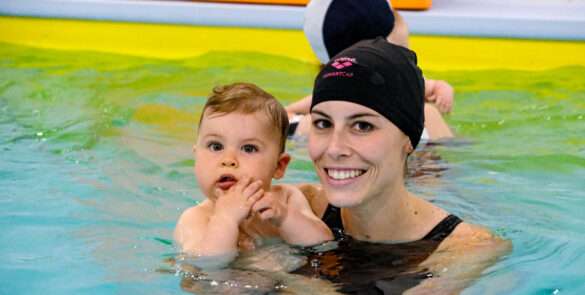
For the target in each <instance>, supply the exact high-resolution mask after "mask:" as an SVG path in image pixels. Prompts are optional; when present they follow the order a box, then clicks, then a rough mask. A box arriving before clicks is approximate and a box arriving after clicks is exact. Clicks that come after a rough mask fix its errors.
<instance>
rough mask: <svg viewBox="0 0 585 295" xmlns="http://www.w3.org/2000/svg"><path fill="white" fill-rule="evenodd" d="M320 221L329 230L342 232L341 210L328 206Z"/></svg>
mask: <svg viewBox="0 0 585 295" xmlns="http://www.w3.org/2000/svg"><path fill="white" fill-rule="evenodd" d="M321 220H323V222H325V224H327V226H328V227H329V228H330V229H332V230H340V231H343V221H341V210H339V208H337V207H335V206H333V205H331V204H328V205H327V209H325V213H323V217H322V218H321Z"/></svg>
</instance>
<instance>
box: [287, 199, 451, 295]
mask: <svg viewBox="0 0 585 295" xmlns="http://www.w3.org/2000/svg"><path fill="white" fill-rule="evenodd" d="M340 213H341V211H340V209H339V208H336V207H333V206H331V205H329V206H328V207H327V209H326V210H325V214H324V215H323V218H322V219H323V221H324V222H325V223H326V224H327V225H328V226H329V227H330V228H331V230H333V232H334V233H335V236H336V240H337V242H338V247H337V248H336V249H334V250H330V251H325V252H319V251H315V252H310V253H308V256H309V263H308V264H307V265H305V266H304V267H302V268H301V269H299V270H297V271H295V273H298V274H303V275H306V276H312V277H317V278H322V279H327V280H330V281H331V282H333V283H335V284H336V286H338V291H339V292H341V293H345V294H402V293H403V292H404V291H406V290H408V289H410V288H412V287H414V286H416V285H418V284H419V283H420V282H421V281H422V280H424V279H427V278H430V277H432V276H433V274H432V273H431V272H430V271H428V270H426V269H421V267H419V264H420V263H421V262H423V261H424V260H426V259H427V258H428V257H429V256H430V255H431V254H432V253H433V252H434V251H435V250H436V249H437V247H438V246H439V244H440V243H441V242H442V241H443V240H444V239H445V238H446V237H447V236H449V234H451V233H452V232H453V230H454V229H455V228H456V227H457V225H459V224H460V223H461V222H462V220H461V219H460V218H459V217H457V216H455V215H449V216H447V217H445V218H444V219H443V220H442V221H441V222H439V223H438V224H437V225H436V226H435V227H434V228H433V229H432V230H431V231H430V232H429V233H428V234H427V235H425V236H424V237H423V238H422V239H420V240H418V241H413V242H407V243H400V244H387V243H371V242H364V241H358V240H355V239H353V238H351V237H350V236H347V235H344V234H343V224H342V222H341V214H340Z"/></svg>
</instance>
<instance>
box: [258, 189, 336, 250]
mask: <svg viewBox="0 0 585 295" xmlns="http://www.w3.org/2000/svg"><path fill="white" fill-rule="evenodd" d="M252 210H254V211H256V212H258V214H259V216H260V218H262V219H264V220H270V221H271V222H272V223H273V224H274V225H275V226H276V227H278V230H279V233H280V236H281V237H282V239H284V240H285V241H286V242H287V243H289V244H293V245H300V246H311V245H316V244H319V243H322V242H325V241H329V240H332V239H333V234H332V233H331V230H329V228H328V227H327V225H325V223H323V221H321V220H320V219H319V218H317V216H315V214H314V213H313V211H312V210H311V207H310V206H309V202H308V201H307V199H306V198H305V196H304V195H303V193H302V192H301V191H300V190H299V189H298V188H296V187H293V186H289V185H280V186H278V188H276V189H274V191H272V192H270V193H266V194H265V195H264V197H262V199H260V200H258V202H256V204H255V205H254V207H253V208H252Z"/></svg>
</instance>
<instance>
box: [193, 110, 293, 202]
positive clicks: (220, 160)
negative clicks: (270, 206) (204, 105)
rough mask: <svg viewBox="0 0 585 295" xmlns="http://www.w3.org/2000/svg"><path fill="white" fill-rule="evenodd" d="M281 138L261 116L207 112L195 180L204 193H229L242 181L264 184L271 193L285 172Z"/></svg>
mask: <svg viewBox="0 0 585 295" xmlns="http://www.w3.org/2000/svg"><path fill="white" fill-rule="evenodd" d="M279 139H280V134H279V132H278V130H277V128H276V127H275V126H274V125H273V124H272V123H271V122H270V121H269V119H268V117H267V116H266V115H265V114H264V113H262V112H255V113H250V114H244V113H241V112H234V113H229V114H222V113H212V112H209V110H207V111H206V112H205V114H204V116H203V119H202V120H201V125H200V126H199V134H198V136H197V143H196V144H195V176H196V178H197V182H198V183H199V186H200V188H201V190H202V191H203V193H204V194H205V195H206V196H207V197H208V198H213V197H214V193H213V192H214V190H215V188H220V189H222V190H227V189H229V188H230V187H231V186H232V185H233V184H235V183H236V182H237V181H238V180H240V179H242V178H243V177H251V178H252V179H253V180H262V183H263V186H264V189H265V190H269V189H270V182H271V180H272V178H273V177H276V178H278V177H281V176H282V174H284V169H285V168H286V163H288V161H285V163H284V165H283V163H282V162H283V161H282V158H283V157H286V156H285V155H284V154H281V152H280V142H279Z"/></svg>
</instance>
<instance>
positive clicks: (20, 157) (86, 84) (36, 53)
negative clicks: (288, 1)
mask: <svg viewBox="0 0 585 295" xmlns="http://www.w3.org/2000/svg"><path fill="white" fill-rule="evenodd" d="M315 72H316V67H315V65H312V64H307V63H302V62H299V61H296V60H294V59H287V58H283V57H278V56H271V55H265V54H259V53H252V52H250V53H247V52H237V53H234V52H210V53H208V54H205V55H203V56H200V57H197V58H192V59H185V60H175V61H168V60H156V59H144V58H136V57H129V56H118V55H106V54H99V53H93V52H71V51H53V50H44V49H33V48H26V47H19V46H13V45H7V44H2V45H0V240H1V241H2V243H0V278H1V279H0V294H113V293H120V294H169V293H174V294H177V293H181V292H182V291H181V286H180V278H179V277H178V276H175V275H172V274H168V273H165V272H164V271H160V270H161V269H163V270H164V269H169V266H168V264H167V263H166V262H165V261H166V260H167V259H168V258H171V257H173V256H174V254H175V249H174V247H173V246H172V244H171V240H172V231H173V228H174V223H175V221H176V219H177V217H178V216H179V214H180V213H181V212H182V210H184V209H185V208H187V207H189V206H192V205H193V204H194V203H195V202H197V201H200V200H201V199H202V195H201V193H200V192H199V191H198V189H197V187H196V184H195V180H194V176H193V172H192V165H193V160H192V155H191V145H192V143H193V141H194V137H195V126H196V122H197V119H198V116H199V114H200V110H201V107H202V105H203V104H204V102H205V97H206V96H207V94H208V93H209V92H210V90H211V88H212V86H214V85H217V84H222V83H230V82H234V81H250V82H254V83H256V84H258V85H260V86H261V87H263V88H265V89H267V90H268V91H269V92H271V93H273V94H275V95H276V96H277V97H278V98H280V99H281V101H283V102H285V103H286V102H291V101H293V100H295V99H297V98H300V97H302V96H303V95H306V94H307V93H310V89H311V83H312V77H313V75H314V74H315ZM425 74H426V76H427V77H432V78H436V79H446V80H448V81H449V82H450V83H451V84H452V85H453V86H454V87H455V89H456V91H457V96H456V106H455V110H454V112H453V114H452V115H450V116H449V117H448V121H449V123H450V125H451V126H452V127H453V128H454V130H455V131H456V133H457V134H458V139H456V140H454V141H452V142H446V143H444V144H440V145H431V146H430V147H428V148H427V149H428V150H430V151H431V152H432V153H433V154H434V155H435V156H434V160H433V161H431V162H427V163H426V164H425V165H427V168H429V169H426V170H425V171H427V172H424V171H423V173H422V175H421V176H419V177H414V178H412V179H410V180H409V181H408V185H409V187H410V188H411V190H412V191H414V192H416V193H417V194H419V195H420V196H422V197H424V198H426V199H428V200H431V201H432V202H434V203H435V204H438V205H439V206H441V207H443V208H445V209H447V210H448V211H451V212H453V213H455V214H458V215H459V216H461V217H463V218H464V219H465V220H467V221H469V222H472V223H478V224H483V225H485V226H487V227H489V228H491V229H492V230H494V231H495V232H497V233H499V234H500V235H501V236H503V237H505V238H507V239H510V240H512V242H513V245H514V249H513V251H512V252H511V253H510V255H508V256H507V257H505V258H503V259H502V260H501V261H500V262H498V263H497V264H495V265H494V266H492V267H490V268H488V269H487V270H486V271H485V272H484V273H483V274H482V276H481V277H480V278H479V279H478V280H477V282H475V283H474V284H473V285H472V286H471V287H469V288H467V289H466V290H465V291H464V294H502V293H513V294H582V293H584V292H585V280H584V278H585V254H583V253H585V214H583V213H582V211H583V210H584V209H585V181H584V179H585V68H584V67H577V66H575V67H564V68H557V69H550V70H545V71H512V70H489V71H488V70H482V71H451V72H426V73H425ZM288 148H289V151H290V152H291V154H292V155H293V157H294V161H293V162H292V165H291V166H290V168H289V170H288V172H287V176H286V178H285V180H284V181H286V182H303V181H304V182H306V181H313V182H315V181H317V178H316V176H315V174H314V173H313V171H312V165H311V162H310V160H309V159H308V156H307V152H306V144H305V142H304V141H303V140H296V141H292V142H289V144H288ZM423 170H424V169H423ZM429 171H430V172H429Z"/></svg>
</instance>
